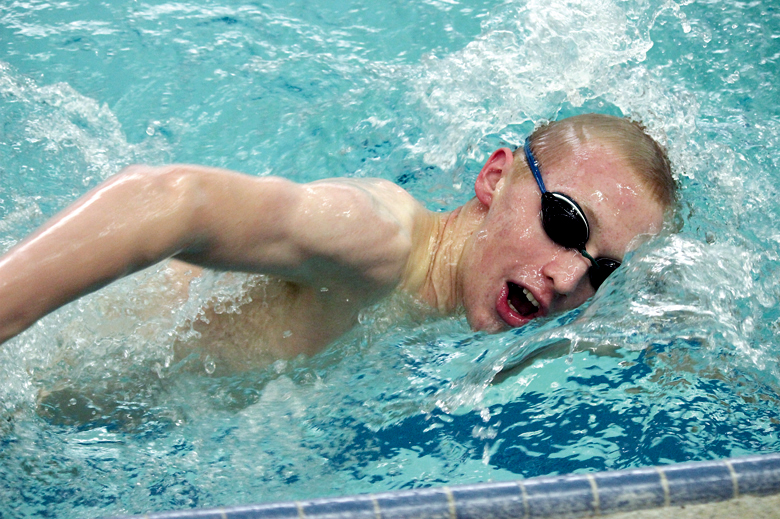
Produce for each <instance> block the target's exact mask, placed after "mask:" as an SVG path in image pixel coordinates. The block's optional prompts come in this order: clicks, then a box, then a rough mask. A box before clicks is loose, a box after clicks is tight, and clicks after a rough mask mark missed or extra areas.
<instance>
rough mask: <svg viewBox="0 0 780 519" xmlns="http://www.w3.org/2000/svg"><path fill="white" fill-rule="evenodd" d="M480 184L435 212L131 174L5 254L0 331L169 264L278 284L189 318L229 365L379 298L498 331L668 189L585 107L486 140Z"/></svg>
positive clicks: (184, 168)
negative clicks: (459, 315)
mask: <svg viewBox="0 0 780 519" xmlns="http://www.w3.org/2000/svg"><path fill="white" fill-rule="evenodd" d="M304 160H305V158H304ZM474 190H475V197H474V198H472V199H471V200H470V201H469V202H467V203H466V204H464V205H463V206H461V207H459V208H457V209H455V210H454V211H452V212H448V213H434V212H431V211H429V210H427V209H425V208H424V207H423V205H422V204H420V203H419V202H418V201H417V200H415V199H414V198H413V197H412V196H411V195H410V194H409V193H407V192H406V191H404V190H403V189H402V188H400V187H399V186H397V185H395V184H393V183H391V182H388V181H385V180H378V179H373V180H372V179H332V180H326V181H317V182H312V183H309V184H296V183H293V182H290V181H288V180H284V179H282V178H275V177H262V178H258V177H253V176H247V175H243V174H239V173H235V172H230V171H225V170H219V169H213V168H207V167H202V166H191V165H174V166H166V167H148V166H132V167H128V168H126V169H125V170H123V171H122V172H120V173H119V174H117V175H116V176H114V177H113V178H111V179H109V180H107V181H106V182H105V183H103V184H102V185H100V186H98V187H97V188H95V189H94V190H92V191H91V192H89V193H87V194H86V195H84V196H83V197H82V198H81V199H79V200H78V201H76V202H75V203H74V204H73V205H72V206H71V207H69V208H67V209H66V210H64V211H63V212H62V213H60V214H58V215H57V216H55V217H54V218H52V219H51V220H50V221H49V222H48V223H47V224H46V225H45V226H44V227H42V228H41V229H40V230H38V231H37V232H35V233H34V234H33V235H31V236H30V237H28V238H27V239H25V240H24V241H22V242H21V243H19V244H18V245H16V246H15V247H14V248H12V249H11V250H10V251H9V252H8V253H6V254H5V256H4V257H2V258H1V259H0V340H2V341H5V340H7V339H9V338H11V337H13V336H15V335H16V334H18V333H20V332H22V331H23V330H25V329H26V328H27V327H29V326H30V325H31V324H32V323H34V322H35V321H36V320H37V319H39V318H40V317H42V316H43V315H45V314H47V313H49V312H51V311H53V310H54V309H56V308H58V307H59V306H61V305H64V304H66V303H68V302H69V301H72V300H74V299H76V298H78V297H80V296H82V295H84V294H86V293H88V292H91V291H93V290H96V289H98V288H100V287H101V286H104V285H105V284H107V283H110V282H111V281H113V280H115V279H117V278H119V277H122V276H124V275H127V274H129V273H132V272H135V271H137V270H140V269H142V268H145V267H147V266H149V265H151V264H154V263H156V262H159V261H161V260H164V259H167V258H171V257H173V258H174V260H175V262H173V263H172V264H171V268H172V269H173V270H172V272H173V274H172V276H173V279H174V283H175V284H177V286H180V287H182V286H183V287H185V290H186V286H187V281H189V280H190V279H192V278H194V277H196V276H198V275H199V273H200V270H199V269H200V268H202V267H205V268H213V269H219V270H233V271H243V272H253V273H263V274H267V275H269V276H271V277H273V278H274V279H276V280H278V281H277V282H275V283H274V284H271V285H269V286H266V287H264V288H263V289H264V290H266V291H268V290H270V292H271V293H268V292H266V293H265V294H264V297H262V298H253V299H252V301H251V302H249V303H247V304H246V305H245V306H244V307H242V311H241V313H240V314H226V315H223V316H222V317H219V316H214V318H213V319H210V320H209V324H205V322H204V323H201V325H200V329H199V330H198V331H199V332H200V333H201V336H202V339H201V343H207V344H210V345H212V346H211V347H210V348H211V350H212V351H211V352H210V353H211V354H213V355H216V356H218V358H219V359H220V360H221V361H222V362H223V363H225V364H227V365H228V366H233V367H234V368H245V367H247V366H248V365H252V364H256V363H266V362H268V360H269V359H275V358H292V357H296V356H297V355H299V354H306V355H311V354H314V353H316V352H317V351H319V350H321V349H322V348H323V347H324V346H326V345H327V344H328V343H330V342H332V341H334V340H335V339H337V338H338V337H340V336H341V335H343V334H344V333H346V332H347V331H349V330H350V329H351V328H352V327H353V326H354V325H355V324H356V323H357V318H358V314H359V313H360V312H361V310H363V309H365V308H367V307H369V306H371V305H374V304H376V303H377V302H379V301H381V300H383V299H385V298H387V297H388V296H390V295H391V294H396V295H398V294H403V295H405V296H406V297H408V298H409V300H410V301H414V302H415V303H416V304H415V305H409V308H414V309H415V311H416V310H417V309H418V308H419V306H417V305H423V306H425V307H427V308H430V309H431V311H432V312H435V313H438V314H441V315H448V314H452V313H455V312H464V313H465V315H466V317H467V319H468V322H469V325H470V326H471V327H472V328H473V329H474V330H482V331H486V332H491V333H492V332H499V331H502V330H507V329H510V328H514V327H518V326H523V325H524V324H526V323H527V322H529V321H531V320H532V319H535V318H538V317H542V316H546V315H549V314H552V313H555V312H561V311H564V310H568V309H572V308H574V307H576V306H578V305H580V304H582V303H583V302H584V301H586V300H587V299H588V298H589V297H590V296H592V295H593V294H594V292H595V290H596V289H597V288H598V285H599V284H600V283H601V282H603V280H604V279H605V278H606V276H608V275H609V273H610V272H612V271H613V270H614V269H615V268H617V267H618V266H619V264H620V261H621V260H622V258H623V255H624V254H625V253H626V251H627V249H628V248H629V245H630V244H631V243H632V241H633V240H634V239H635V238H637V237H638V236H640V235H650V234H654V233H657V232H659V231H660V230H661V228H662V226H663V221H664V216H665V214H666V212H667V211H668V210H669V209H670V208H671V207H672V206H673V204H674V200H675V197H676V193H675V183H674V181H673V178H672V175H671V171H670V167H669V162H668V160H667V158H666V156H665V153H664V151H663V149H662V148H661V147H660V146H659V145H658V144H657V143H656V142H655V141H654V140H653V139H652V138H650V137H649V136H648V135H647V134H646V133H645V132H644V131H643V129H642V127H641V126H640V125H639V124H637V123H635V122H632V121H629V120H627V119H623V118H617V117H612V116H605V115H596V114H588V115H582V116H576V117H572V118H569V119H563V120H561V121H558V122H553V123H550V124H548V125H545V126H543V127H541V128H539V129H537V130H536V131H535V132H534V133H533V134H532V135H531V136H530V137H529V138H528V140H527V141H526V144H525V146H520V147H519V148H518V149H517V150H515V151H512V150H510V149H508V148H500V149H498V150H496V151H495V152H493V153H492V154H491V155H490V157H489V158H488V159H487V162H486V163H485V165H484V166H483V168H482V170H481V171H480V173H479V175H478V176H477V179H476V182H475V186H474ZM304 316H305V317H304ZM249 336H252V337H255V338H256V339H258V338H259V340H252V341H248V340H245V339H242V338H246V337H249ZM257 344H263V345H264V346H263V351H253V348H256V345H257ZM187 347H188V345H186V344H179V345H177V348H178V349H183V350H186V348H187ZM185 353H186V351H185Z"/></svg>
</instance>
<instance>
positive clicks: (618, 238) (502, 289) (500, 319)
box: [457, 144, 664, 332]
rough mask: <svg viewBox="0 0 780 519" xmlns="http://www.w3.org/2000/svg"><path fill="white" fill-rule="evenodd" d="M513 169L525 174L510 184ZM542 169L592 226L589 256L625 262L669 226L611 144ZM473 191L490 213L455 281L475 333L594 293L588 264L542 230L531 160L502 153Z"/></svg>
mask: <svg viewBox="0 0 780 519" xmlns="http://www.w3.org/2000/svg"><path fill="white" fill-rule="evenodd" d="M513 167H518V168H522V170H523V172H522V173H521V175H519V178H515V179H514V180H510V178H509V177H510V173H509V172H510V171H511V169H512V168H513ZM540 169H541V174H542V177H543V180H544V183H545V184H546V187H547V190H548V191H558V192H561V193H564V194H566V195H568V196H569V197H571V198H572V199H574V200H575V201H576V202H577V203H578V204H579V205H580V207H581V208H582V210H583V211H584V212H585V215H586V217H587V219H588V222H589V224H590V227H591V229H590V239H589V240H588V242H587V244H586V251H587V252H588V253H589V254H590V255H591V256H592V257H594V258H598V257H607V258H612V259H616V260H622V259H623V256H624V254H625V252H626V251H627V250H628V249H629V246H630V244H631V242H632V241H633V240H634V239H635V238H636V237H637V236H640V235H647V234H654V233H657V232H658V231H659V230H660V229H661V227H662V225H663V214H664V210H663V207H662V206H661V205H660V204H659V203H658V202H656V201H655V200H654V199H653V198H652V197H651V195H650V192H649V190H648V189H647V188H646V187H645V186H644V185H643V184H642V183H641V181H640V180H639V179H638V178H637V177H636V175H635V174H634V173H632V172H631V171H630V170H629V168H628V166H627V165H626V164H625V163H624V160H623V159H622V158H621V157H620V156H619V155H617V154H616V153H614V152H612V150H610V149H609V148H607V147H605V146H600V145H598V144H589V145H588V146H587V147H586V148H582V149H579V150H576V152H573V153H571V154H570V156H568V157H560V158H558V160H556V161H555V162H553V163H551V164H545V163H542V164H540ZM475 187H476V191H477V198H478V199H479V201H480V203H481V204H482V206H483V208H484V210H485V211H486V212H485V214H484V218H483V219H482V220H481V222H480V223H479V226H478V227H477V229H476V231H475V232H474V233H473V234H472V235H471V236H470V238H469V240H468V241H467V243H466V245H465V248H464V252H463V256H462V258H461V263H460V264H459V270H458V278H457V281H458V289H459V291H460V294H461V300H462V303H463V306H464V307H465V309H466V315H467V318H468V320H469V324H470V325H471V327H472V328H474V329H475V330H483V331H487V332H498V331H501V330H506V329H509V328H513V327H517V326H522V325H524V324H525V323H527V322H529V321H530V320H532V319H534V318H537V317H542V316H545V315H549V314H552V313H557V312H562V311H565V310H570V309H572V308H575V307H577V306H579V305H580V304H582V303H583V302H585V301H586V300H587V299H588V298H589V297H591V296H592V295H593V294H594V292H595V290H594V289H593V287H592V286H591V284H590V281H589V278H588V268H590V266H591V263H590V261H589V260H588V259H586V258H585V257H584V256H582V254H580V253H579V252H578V251H575V250H571V249H566V248H564V247H562V246H560V245H558V244H556V243H555V242H553V241H552V240H551V239H550V238H549V237H548V236H547V234H546V233H545V231H544V229H543V228H542V221H541V216H540V212H541V192H540V191H539V187H538V186H537V184H536V181H535V180H534V178H533V176H532V175H531V174H530V171H528V168H527V166H526V164H525V161H523V160H522V159H519V158H515V157H513V156H512V154H511V152H510V151H509V150H508V149H503V150H498V151H497V152H495V153H494V154H493V155H492V156H491V158H490V159H489V160H488V163H487V164H486V165H485V168H483V170H482V172H481V173H480V176H479V178H478V179H477V185H476V186H475Z"/></svg>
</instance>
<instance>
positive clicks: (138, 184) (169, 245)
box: [112, 165, 205, 262]
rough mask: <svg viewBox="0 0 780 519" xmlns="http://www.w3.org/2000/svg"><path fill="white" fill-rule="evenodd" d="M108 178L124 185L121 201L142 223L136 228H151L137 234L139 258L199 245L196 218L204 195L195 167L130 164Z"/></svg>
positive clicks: (143, 258)
mask: <svg viewBox="0 0 780 519" xmlns="http://www.w3.org/2000/svg"><path fill="white" fill-rule="evenodd" d="M112 181H113V182H114V183H115V184H116V185H117V186H119V185H124V186H125V187H124V188H125V189H126V193H128V196H127V197H126V198H125V202H124V203H129V204H132V205H133V206H134V211H133V212H134V213H135V214H136V216H137V218H138V219H139V220H140V221H141V222H143V224H144V225H140V226H138V227H137V229H139V230H141V229H143V230H145V231H151V232H148V233H145V234H144V236H138V237H137V238H138V239H137V243H145V246H143V247H141V250H139V251H138V252H139V254H141V255H142V258H141V261H142V262H146V261H150V260H151V261H154V260H159V259H161V258H160V256H161V255H164V256H171V255H174V254H176V253H177V252H179V251H181V250H184V249H190V248H194V247H198V246H199V245H200V244H199V242H200V236H199V233H198V228H199V227H198V224H197V221H198V218H199V214H200V213H201V212H202V210H201V208H202V206H203V205H204V199H205V197H204V196H203V194H202V193H203V189H202V187H201V179H200V176H199V174H198V171H196V170H194V169H193V168H190V167H187V166H179V165H172V166H147V165H133V166H128V167H126V168H124V169H123V170H122V171H120V172H119V173H118V174H117V175H116V176H115V177H114V178H113V179H112Z"/></svg>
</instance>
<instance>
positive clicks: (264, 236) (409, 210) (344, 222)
mask: <svg viewBox="0 0 780 519" xmlns="http://www.w3.org/2000/svg"><path fill="white" fill-rule="evenodd" d="M197 177H198V178H197V186H196V187H194V189H195V193H192V194H190V196H191V197H192V198H193V199H195V200H197V201H198V202H197V203H196V204H195V209H194V210H193V212H192V220H191V222H190V226H191V228H192V231H191V237H192V238H191V239H190V243H189V245H188V246H187V247H186V248H185V249H184V250H183V252H182V253H181V254H180V255H179V256H180V257H181V258H182V259H185V260H188V261H195V262H197V263H200V264H204V265H207V266H212V267H217V268H223V269H235V270H248V271H254V272H262V273H268V274H273V275H277V276H280V277H283V278H286V279H289V280H292V281H297V282H303V283H307V284H310V285H314V284H316V283H322V284H323V286H324V285H326V284H328V283H333V282H336V283H341V284H360V283H366V282H369V283H376V284H378V285H388V284H394V283H397V282H398V281H399V280H400V276H401V274H402V272H403V269H404V268H405V265H406V261H407V259H408V255H409V252H410V249H411V233H412V225H413V223H414V220H415V214H416V212H417V211H419V210H420V206H419V204H417V202H415V201H414V199H413V198H412V197H411V196H410V195H409V194H408V193H406V192H405V191H403V190H402V189H400V188H399V187H397V186H395V185H394V184H392V183H390V182H384V181H360V180H340V181H339V180H336V181H323V182H315V183H311V184H296V183H293V182H291V181H288V180H284V179H281V178H275V177H260V178H258V177H251V176H247V175H240V174H235V173H228V172H224V171H216V170H205V169H204V170H200V172H199V174H198V175H197Z"/></svg>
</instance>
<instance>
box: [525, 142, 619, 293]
mask: <svg viewBox="0 0 780 519" xmlns="http://www.w3.org/2000/svg"><path fill="white" fill-rule="evenodd" d="M523 147H524V149H525V159H526V161H527V162H528V167H529V168H531V173H533V174H534V178H535V179H536V183H537V184H538V185H539V190H540V191H541V192H542V227H543V228H544V232H546V233H547V236H549V237H550V239H551V240H552V241H554V242H555V243H557V244H558V245H561V246H563V247H566V248H567V249H575V250H577V251H579V252H580V254H582V255H583V256H585V257H586V258H588V260H589V261H590V263H591V267H590V268H589V269H588V277H589V278H590V284H591V285H593V288H594V290H598V288H599V287H600V286H601V284H602V283H604V280H606V279H607V277H608V276H609V275H610V274H612V273H613V272H614V271H615V269H616V268H618V267H619V266H620V262H619V261H617V260H613V259H609V258H595V259H594V258H593V257H592V256H591V255H590V254H588V252H587V251H586V250H585V244H586V243H588V239H589V238H590V226H589V225H588V219H587V218H585V213H584V212H583V211H582V208H581V207H580V206H579V205H578V204H577V202H575V201H574V200H573V199H572V198H571V197H569V196H567V195H564V194H563V193H558V192H550V191H547V189H545V187H544V181H543V180H542V174H541V172H540V171H539V163H538V162H537V161H536V158H535V157H534V154H533V153H531V142H530V141H529V140H528V139H526V140H525V146H523Z"/></svg>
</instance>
